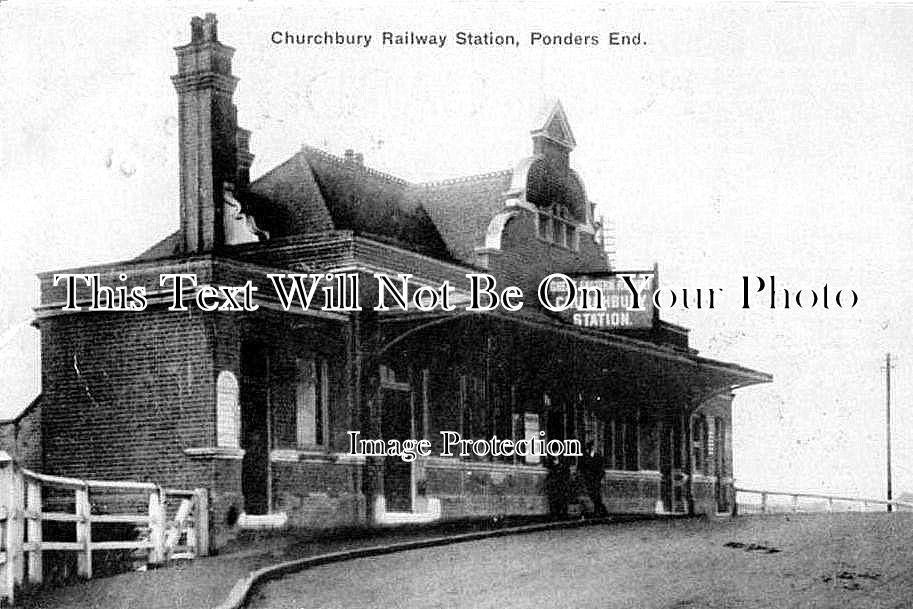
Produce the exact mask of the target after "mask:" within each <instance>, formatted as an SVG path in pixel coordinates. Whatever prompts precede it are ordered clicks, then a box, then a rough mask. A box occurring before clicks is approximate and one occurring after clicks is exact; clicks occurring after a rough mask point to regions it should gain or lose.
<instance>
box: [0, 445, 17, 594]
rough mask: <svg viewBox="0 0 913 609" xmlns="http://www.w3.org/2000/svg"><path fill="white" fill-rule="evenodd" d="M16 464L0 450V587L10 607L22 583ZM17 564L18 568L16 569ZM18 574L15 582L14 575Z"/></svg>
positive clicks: (7, 454)
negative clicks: (0, 513)
mask: <svg viewBox="0 0 913 609" xmlns="http://www.w3.org/2000/svg"><path fill="white" fill-rule="evenodd" d="M16 474H17V472H16V464H15V463H14V462H13V458H12V457H10V455H9V453H7V452H6V451H3V450H0V509H2V510H3V512H5V514H4V516H5V519H4V522H3V529H4V530H3V533H4V535H3V551H4V552H5V553H6V560H5V561H3V563H2V564H0V576H2V580H0V585H2V586H3V590H2V596H3V597H4V598H6V599H7V601H9V604H10V605H12V604H13V603H14V602H15V598H16V586H18V585H19V583H20V582H21V581H22V575H21V565H22V535H21V534H19V535H17V526H16V517H17V514H16V512H17V511H18V509H19V507H18V503H17V501H16V498H17V494H16V488H17V486H18V485H17V484H16ZM17 564H18V565H19V568H18V569H17ZM17 571H18V572H19V578H18V580H17V578H16V574H17Z"/></svg>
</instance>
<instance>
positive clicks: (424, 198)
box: [138, 146, 512, 264]
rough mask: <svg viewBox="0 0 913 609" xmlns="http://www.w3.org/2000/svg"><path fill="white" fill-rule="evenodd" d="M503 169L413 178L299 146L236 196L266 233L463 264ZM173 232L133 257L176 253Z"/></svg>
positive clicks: (495, 204) (496, 196)
mask: <svg viewBox="0 0 913 609" xmlns="http://www.w3.org/2000/svg"><path fill="white" fill-rule="evenodd" d="M511 177H512V172H511V171H510V170H506V171H500V172H495V173H488V174H482V175H477V176H469V177H464V178H457V179H453V180H443V181H438V182H428V183H418V184H416V183H412V182H408V181H406V180H403V179H402V178H398V177H396V176H393V175H390V174H387V173H383V172H381V171H377V170H375V169H371V168H369V167H365V166H364V165H363V164H362V163H361V162H360V160H358V161H356V160H355V157H354V156H352V157H350V158H342V157H338V156H335V155H332V154H329V153H327V152H324V151H322V150H318V149H316V148H311V147H309V146H303V147H302V148H301V150H300V151H299V152H298V153H296V154H295V155H293V156H292V157H291V158H289V159H288V160H287V161H285V162H284V163H282V164H281V165H278V166H277V167H275V168H274V169H272V170H270V171H269V172H267V173H266V174H264V175H263V176H261V177H260V178H258V179H257V180H255V181H254V182H253V183H252V184H251V185H250V188H249V189H247V190H246V191H244V192H242V193H236V197H237V198H238V199H239V200H240V201H241V203H242V205H243V206H244V211H245V212H246V213H249V214H251V215H253V216H254V218H255V219H256V221H257V226H258V227H259V228H261V229H263V230H265V231H267V232H268V233H269V235H270V238H271V239H277V238H282V237H290V236H293V235H300V234H308V233H319V232H326V231H332V230H347V231H352V232H354V233H355V234H360V235H364V236H368V237H371V238H373V239H376V240H378V241H384V242H388V243H392V244H394V245H398V246H400V247H404V248H406V249H409V250H412V251H415V252H418V253H422V254H426V255H429V256H433V257H435V258H439V259H442V260H455V261H460V262H464V263H467V264H474V262H475V248H476V247H478V246H481V245H482V244H483V243H484V240H485V233H486V230H487V228H488V224H489V222H490V221H491V218H492V216H494V215H495V214H496V213H497V212H498V211H499V210H501V208H502V207H503V197H502V195H503V193H504V192H505V191H506V190H507V189H508V188H509V186H510V182H511ZM179 248H180V231H178V232H176V233H174V234H172V235H169V236H168V237H166V238H165V239H163V240H162V241H160V242H159V243H157V244H155V245H153V246H152V247H151V248H149V249H148V250H146V251H145V252H143V253H142V254H141V255H140V256H139V257H138V258H139V259H151V258H161V257H168V256H172V255H174V254H176V253H178V251H179Z"/></svg>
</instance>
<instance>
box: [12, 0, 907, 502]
mask: <svg viewBox="0 0 913 609" xmlns="http://www.w3.org/2000/svg"><path fill="white" fill-rule="evenodd" d="M125 6H126V5H118V4H115V3H98V2H80V3H53V2H40V1H39V2H33V1H29V2H26V1H25V0H6V1H4V2H0V82H2V83H3V86H2V87H0V134H2V135H0V183H2V189H3V192H2V195H0V197H2V200H3V202H2V208H3V210H4V212H5V213H4V215H3V219H2V221H0V378H2V379H3V382H4V385H5V388H4V391H3V392H2V393H3V396H2V397H0V416H13V415H15V414H16V413H17V412H18V411H19V410H21V409H22V408H23V407H25V406H26V405H27V404H28V403H29V401H31V399H32V398H33V397H34V396H35V395H36V394H37V391H38V381H37V370H38V369H37V361H38V360H37V331H36V330H35V329H34V328H32V327H31V326H29V325H28V322H29V321H30V320H31V319H32V318H33V311H32V307H33V306H35V304H36V303H37V281H36V279H35V273H37V272H39V271H46V270H51V269H61V268H68V267H74V266H80V265H87V264H94V263H104V262H112V261H116V260H123V259H128V258H130V257H132V256H135V255H137V254H138V253H140V252H141V251H143V250H144V249H146V248H147V247H148V246H149V245H150V244H152V243H154V242H155V241H157V240H158V239H160V238H162V237H164V236H165V235H167V234H169V233H171V232H173V231H174V230H175V228H176V227H177V221H178V171H177V128H176V114H177V108H176V97H175V92H174V89H173V86H172V84H171V81H170V78H169V77H170V76H171V75H172V74H174V73H175V71H176V60H175V57H174V54H173V51H172V48H173V47H175V46H178V45H181V44H184V43H186V42H187V41H188V40H189V35H190V34H189V29H190V28H189V21H190V18H191V17H192V16H193V15H202V14H203V13H205V12H207V11H213V12H216V13H217V14H218V18H219V37H220V40H222V41H223V42H224V43H225V44H228V45H230V46H233V47H234V48H235V49H237V52H236V55H235V58H234V73H235V74H236V75H237V76H238V77H239V78H240V83H239V85H238V88H237V91H236V93H235V96H234V100H235V103H236V104H237V106H238V117H239V122H240V124H241V126H243V127H246V128H248V129H250V130H252V131H253V136H252V141H251V149H252V152H253V153H254V154H255V155H256V160H255V161H254V165H253V168H252V175H253V176H254V177H256V176H258V175H260V174H262V173H264V172H265V171H267V170H269V169H270V168H272V167H274V166H275V165H277V164H279V163H281V162H282V161H283V160H285V159H286V158H288V157H289V156H291V155H292V154H294V153H295V152H296V151H297V150H298V149H299V148H300V146H301V145H302V144H303V143H307V144H310V145H313V146H318V147H323V148H325V149H327V150H329V151H330V152H333V153H337V154H341V153H342V152H343V150H345V149H346V148H353V149H355V150H357V151H360V152H362V153H363V154H364V157H365V163H366V164H367V165H369V166H372V167H375V168H377V169H381V170H383V171H386V172H389V173H393V174H396V175H399V176H402V177H404V178H406V179H410V180H417V181H419V180H430V179H440V178H447V177H455V176H460V175H465V174H472V173H480V172H486V171H493V170H500V169H508V168H511V167H513V166H514V165H515V164H516V163H517V162H518V161H519V160H520V159H522V158H523V157H525V156H527V155H529V154H530V152H531V142H530V136H529V132H530V130H531V129H533V128H535V127H537V126H538V125H535V124H534V119H535V117H536V116H537V115H538V114H539V113H540V110H541V105H542V104H543V103H544V102H545V101H546V100H548V99H551V98H554V97H557V98H559V99H560V100H561V101H562V103H563V105H564V108H565V110H566V112H567V115H568V119H569V121H570V125H571V128H572V129H573V131H574V135H575V137H576V140H577V148H576V149H575V150H574V152H573V154H572V165H573V166H574V167H575V168H576V169H577V170H578V171H579V173H580V174H581V175H582V177H583V179H584V182H585V184H586V188H587V194H588V196H589V197H590V199H591V200H592V201H594V202H596V203H597V213H598V214H599V215H601V216H604V217H605V218H606V219H607V220H608V221H609V222H611V224H612V225H613V226H614V231H615V236H616V241H617V256H616V257H617V264H618V267H619V268H625V269H648V268H651V267H652V265H653V263H654V262H658V263H659V268H660V283H661V285H662V286H667V287H670V288H676V289H679V288H685V287H688V288H710V287H713V288H722V289H723V293H722V296H723V297H722V298H721V299H720V301H719V302H718V303H717V306H716V308H715V309H714V310H706V309H704V310H687V311H685V310H669V311H664V312H663V317H664V318H665V319H668V320H670V321H672V322H675V323H679V324H682V325H685V326H687V327H689V328H691V341H692V345H693V346H694V347H696V348H698V349H699V350H700V351H701V353H702V355H705V356H708V357H713V358H716V359H721V360H724V361H732V362H737V363H740V364H742V365H745V366H749V367H752V368H755V369H758V370H762V371H765V372H769V373H771V374H773V376H774V382H773V383H772V384H769V385H764V386H759V387H752V388H746V389H741V390H739V391H738V392H737V397H736V400H735V402H734V415H733V416H734V434H733V440H734V453H735V475H736V478H737V481H738V483H739V484H741V485H743V486H748V487H764V488H769V489H783V490H797V491H802V490H809V491H824V492H839V493H852V494H855V495H865V496H873V497H874V496H883V492H884V491H883V489H884V482H885V474H884V469H885V467H884V461H885V458H884V441H885V424H884V415H885V403H884V402H885V396H884V384H885V382H884V371H883V366H884V357H885V353H887V352H891V353H892V354H893V357H894V360H895V368H894V370H893V374H894V385H893V392H894V398H895V399H894V410H893V423H894V435H893V439H894V450H895V458H894V470H895V477H894V479H895V484H894V486H895V491H896V492H902V491H904V490H908V491H913V434H911V431H913V413H911V408H910V405H911V402H913V346H911V342H910V340H909V338H910V337H911V336H913V322H911V320H910V315H909V311H908V307H909V306H910V304H911V303H913V291H911V288H910V287H909V283H908V281H907V280H905V279H904V276H905V272H906V271H907V269H909V268H910V267H911V263H913V242H911V236H913V212H911V204H910V203H911V193H913V170H911V167H913V163H911V161H913V128H911V122H910V117H911V116H913V84H911V83H913V61H910V54H911V51H913V41H911V39H910V36H909V32H910V31H913V7H903V6H898V5H880V6H879V5H847V4H843V5H822V4H815V5H811V4H809V5H805V4H800V3H782V4H738V3H727V4H703V5H700V4H695V5H689V6H682V5H670V4H655V5H649V4H647V5H640V4H620V5H619V4H607V3H598V4H596V3H591V4H587V3H579V4H575V5H574V6H573V7H558V6H557V5H556V3H533V2H526V3H510V2H505V3H499V4H496V5H495V4H487V3H472V2H459V3H456V2H454V3H449V4H448V3H441V4H435V5H434V7H433V8H432V7H430V6H424V5H419V4H413V3H404V2H399V3H396V2H385V3H383V4H382V5H378V6H373V5H372V4H357V3H340V4H338V5H337V6H336V7H335V8H327V7H326V6H323V5H322V3H308V2H303V3H296V4H294V5H289V6H283V5H281V4H276V3H268V2H261V1H259V0H252V1H251V0H248V1H245V2H210V3H207V4H202V3H196V2H182V3H180V4H178V3H171V2H168V3H166V2H159V3H155V2H152V3H145V4H144V5H143V6H142V7H139V6H138V7H136V8H133V7H131V8H129V9H128V8H125ZM276 31H279V32H283V33H284V32H286V31H288V32H290V33H304V34H307V33H322V32H324V31H330V32H337V31H338V32H341V33H350V34H372V35H373V36H374V38H375V40H374V41H373V42H372V44H371V45H370V46H369V47H368V48H343V47H336V46H326V47H316V46H304V45H276V44H273V43H272V42H271V36H272V33H273V32H276ZM382 31H392V32H406V31H416V32H421V33H441V34H446V35H447V36H448V43H447V44H446V45H445V46H444V47H443V48H439V49H438V48H409V47H384V46H381V45H379V44H378V40H377V38H378V37H379V36H380V32H382ZM458 31H472V32H477V33H486V32H496V33H505V34H507V33H510V34H514V35H515V36H517V38H518V39H519V40H520V46H518V47H513V46H509V47H472V48H470V47H465V46H458V45H456V44H454V43H453V40H454V37H455V34H456V32H458ZM531 32H542V33H545V34H557V35H564V34H567V33H574V34H581V35H587V34H589V35H593V34H595V35H597V36H598V37H599V40H600V44H599V45H597V46H578V47H556V46H549V47H542V46H531V45H530V44H529V43H528V40H529V37H530V34H531ZM611 32H622V33H629V34H635V33H638V32H639V33H640V35H641V42H642V44H640V45H637V46H633V45H632V46H611V45H609V44H608V40H609V34H610V33H611ZM742 276H748V277H750V278H754V277H764V278H766V279H768V280H769V278H770V277H771V276H774V277H775V278H776V279H775V281H776V285H777V288H778V289H780V290H782V289H788V290H790V291H795V290H799V289H805V290H815V291H817V292H818V294H819V295H820V294H822V290H823V286H824V285H825V284H827V286H828V288H829V290H830V293H831V296H832V297H833V294H834V292H835V291H836V290H837V289H844V290H846V291H847V293H849V291H850V290H854V291H855V292H856V294H857V295H858V300H859V302H858V304H857V305H856V306H855V307H853V308H844V309H840V308H836V307H833V306H831V307H830V308H828V309H824V308H822V307H820V306H819V307H815V308H808V309H802V310H797V309H796V308H795V307H792V308H790V309H788V310H787V309H785V308H784V307H783V306H782V303H780V304H778V306H776V307H775V308H773V309H771V308H770V307H769V302H767V301H766V300H764V299H763V298H761V297H758V298H753V299H752V300H751V302H750V305H751V306H750V308H749V309H743V308H742V307H741V305H742V303H741V294H740V289H741V278H742ZM752 281H754V280H752Z"/></svg>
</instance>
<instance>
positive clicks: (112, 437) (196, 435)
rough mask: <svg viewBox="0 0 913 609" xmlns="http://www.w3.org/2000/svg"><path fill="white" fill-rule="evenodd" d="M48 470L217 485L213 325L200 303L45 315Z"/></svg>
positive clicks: (44, 427) (44, 419)
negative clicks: (197, 457) (199, 452)
mask: <svg viewBox="0 0 913 609" xmlns="http://www.w3.org/2000/svg"><path fill="white" fill-rule="evenodd" d="M40 327H41V340H42V345H41V348H42V386H43V387H44V388H45V391H44V395H43V405H42V413H41V432H42V435H43V438H44V471H46V472H48V473H52V474H60V475H70V476H78V477H93V478H107V479H136V480H149V481H154V482H156V483H159V484H168V485H177V486H182V487H187V486H196V485H200V486H207V487H208V486H209V476H210V475H211V472H209V471H207V468H208V466H207V464H204V463H201V462H199V461H194V460H192V459H189V458H188V457H187V456H186V455H184V453H183V450H184V448H187V447H192V446H211V445H212V444H213V442H214V434H215V421H214V419H215V409H214V407H213V404H214V399H215V398H214V371H213V362H212V339H211V336H212V327H211V325H210V322H208V321H207V320H206V319H204V317H203V316H202V315H201V314H200V313H198V312H195V311H192V310H191V311H190V312H183V313H181V312H168V311H166V310H164V309H154V310H153V309H150V310H147V311H145V312H142V313H134V312H127V313H80V314H74V315H60V316H56V317H50V318H45V319H42V320H41V322H40Z"/></svg>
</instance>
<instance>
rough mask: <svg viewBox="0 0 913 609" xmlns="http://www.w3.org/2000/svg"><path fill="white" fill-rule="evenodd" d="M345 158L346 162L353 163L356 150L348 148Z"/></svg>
mask: <svg viewBox="0 0 913 609" xmlns="http://www.w3.org/2000/svg"><path fill="white" fill-rule="evenodd" d="M345 159H346V163H351V162H352V161H353V160H354V159H355V151H354V150H352V149H351V148H346V153H345Z"/></svg>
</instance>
